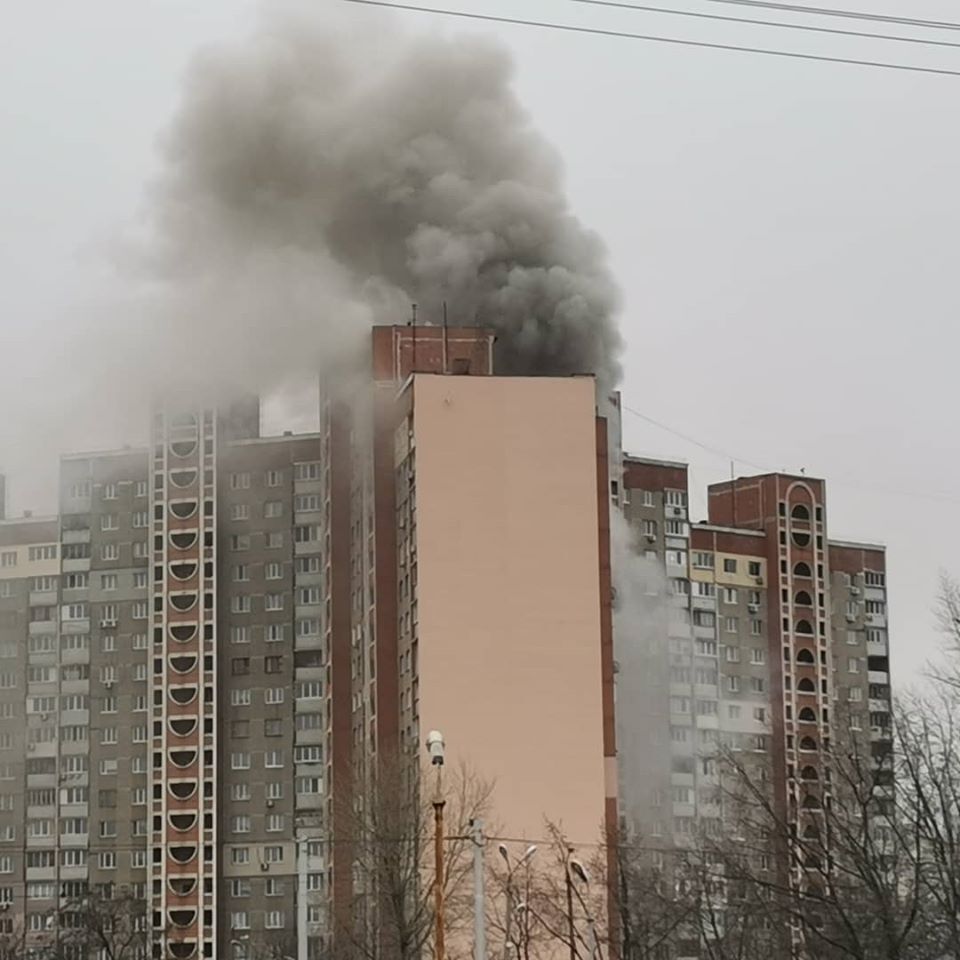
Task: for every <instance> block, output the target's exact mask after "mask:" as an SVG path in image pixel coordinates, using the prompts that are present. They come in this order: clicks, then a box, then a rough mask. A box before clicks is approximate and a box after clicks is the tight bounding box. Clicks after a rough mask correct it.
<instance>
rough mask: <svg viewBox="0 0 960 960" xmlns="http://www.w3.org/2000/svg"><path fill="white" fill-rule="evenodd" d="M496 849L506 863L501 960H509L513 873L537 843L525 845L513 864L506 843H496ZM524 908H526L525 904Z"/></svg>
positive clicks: (527, 860)
mask: <svg viewBox="0 0 960 960" xmlns="http://www.w3.org/2000/svg"><path fill="white" fill-rule="evenodd" d="M497 850H498V852H499V853H500V856H501V857H503V862H504V863H505V864H506V865H507V918H506V924H505V931H504V939H503V960H510V943H511V940H510V927H511V925H512V921H513V874H514V871H516V870H517V869H519V868H520V867H522V866H525V865H526V864H528V863H529V862H530V861H531V860H532V859H533V855H534V854H535V853H536V852H537V845H536V844H535V843H531V844H530V846H529V847H527V849H526V850H525V851H524V852H523V856H522V857H521V858H520V859H519V860H518V861H517V862H516V863H515V864H513V866H511V865H510V852H509V851H508V850H507V845H506V844H505V843H500V844H497ZM524 909H526V905H525V904H524ZM518 912H519V911H518ZM519 952H520V945H519V944H517V953H518V955H519Z"/></svg>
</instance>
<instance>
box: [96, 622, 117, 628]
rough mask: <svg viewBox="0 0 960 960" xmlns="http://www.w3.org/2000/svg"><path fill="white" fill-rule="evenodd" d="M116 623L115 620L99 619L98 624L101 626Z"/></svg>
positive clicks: (110, 625)
mask: <svg viewBox="0 0 960 960" xmlns="http://www.w3.org/2000/svg"><path fill="white" fill-rule="evenodd" d="M116 625H117V621H116V620H101V621H100V626H101V627H115V626H116Z"/></svg>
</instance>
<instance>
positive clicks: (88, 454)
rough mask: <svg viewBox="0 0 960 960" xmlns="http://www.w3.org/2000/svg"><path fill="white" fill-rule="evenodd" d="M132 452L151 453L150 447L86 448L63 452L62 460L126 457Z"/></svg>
mask: <svg viewBox="0 0 960 960" xmlns="http://www.w3.org/2000/svg"><path fill="white" fill-rule="evenodd" d="M131 453H142V454H143V455H144V456H146V455H148V454H149V453H150V448H149V447H117V448H115V449H113V450H85V451H81V452H79V453H61V454H60V459H61V460H93V459H96V458H97V457H125V456H127V455H128V454H131Z"/></svg>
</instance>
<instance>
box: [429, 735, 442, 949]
mask: <svg viewBox="0 0 960 960" xmlns="http://www.w3.org/2000/svg"><path fill="white" fill-rule="evenodd" d="M445 747H446V744H445V743H444V740H443V734H442V733H441V732H440V731H439V730H431V731H430V732H429V733H428V734H427V742H426V748H427V753H428V754H429V756H430V763H431V764H432V765H433V766H435V767H436V768H437V784H436V792H435V793H434V796H433V852H434V873H435V877H434V881H433V883H434V891H433V896H434V914H435V916H434V940H435V941H436V948H435V952H436V960H444V943H443V808H444V805H445V801H444V799H443V791H442V789H441V787H442V780H441V778H442V776H443V757H444V749H445Z"/></svg>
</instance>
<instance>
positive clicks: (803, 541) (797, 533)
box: [790, 530, 810, 547]
mask: <svg viewBox="0 0 960 960" xmlns="http://www.w3.org/2000/svg"><path fill="white" fill-rule="evenodd" d="M790 536H791V537H792V538H793V542H794V544H795V545H796V546H798V547H809V546H810V534H809V533H806V532H805V531H802V530H794V531H793V532H792V533H791V534H790Z"/></svg>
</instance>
